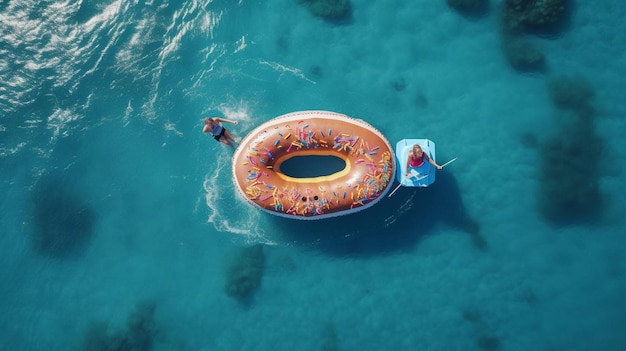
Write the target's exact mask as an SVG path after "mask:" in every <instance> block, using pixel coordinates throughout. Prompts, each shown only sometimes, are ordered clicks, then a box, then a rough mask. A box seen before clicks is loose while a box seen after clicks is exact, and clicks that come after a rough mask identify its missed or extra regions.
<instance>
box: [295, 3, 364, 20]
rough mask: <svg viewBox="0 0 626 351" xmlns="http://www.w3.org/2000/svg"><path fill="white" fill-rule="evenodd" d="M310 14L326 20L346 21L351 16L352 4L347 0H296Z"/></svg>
mask: <svg viewBox="0 0 626 351" xmlns="http://www.w3.org/2000/svg"><path fill="white" fill-rule="evenodd" d="M297 1H298V2H299V3H300V4H301V5H303V6H304V7H306V8H307V9H308V10H309V12H311V14H313V15H314V16H317V17H320V18H322V19H324V20H326V21H328V22H333V23H343V22H348V21H349V20H350V18H351V17H352V4H351V3H350V1H349V0H297Z"/></svg>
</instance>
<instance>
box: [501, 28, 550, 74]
mask: <svg viewBox="0 0 626 351" xmlns="http://www.w3.org/2000/svg"><path fill="white" fill-rule="evenodd" d="M502 51H503V52H504V55H505V57H506V59H507V61H508V62H509V64H510V65H511V66H512V67H513V68H515V69H516V70H518V71H540V70H542V69H543V68H544V65H545V58H544V55H543V53H542V52H541V51H540V50H539V49H537V47H536V46H535V45H533V44H532V43H531V42H530V41H528V40H525V39H520V38H517V37H513V36H506V37H505V39H504V40H503V43H502Z"/></svg>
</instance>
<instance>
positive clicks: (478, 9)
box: [446, 0, 489, 17]
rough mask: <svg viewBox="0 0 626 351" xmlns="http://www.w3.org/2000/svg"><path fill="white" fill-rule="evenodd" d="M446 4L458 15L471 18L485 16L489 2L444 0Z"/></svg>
mask: <svg viewBox="0 0 626 351" xmlns="http://www.w3.org/2000/svg"><path fill="white" fill-rule="evenodd" d="M446 3H447V4H448V6H449V7H450V8H452V9H454V10H455V11H457V12H458V13H460V14H462V15H468V16H472V17H475V16H477V15H485V14H487V12H488V10H489V0H446Z"/></svg>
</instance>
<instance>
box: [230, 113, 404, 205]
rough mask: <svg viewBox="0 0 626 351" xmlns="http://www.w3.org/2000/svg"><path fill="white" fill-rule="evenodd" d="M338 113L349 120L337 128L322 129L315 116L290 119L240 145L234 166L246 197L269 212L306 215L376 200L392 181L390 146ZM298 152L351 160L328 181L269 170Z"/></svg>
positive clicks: (321, 122)
mask: <svg viewBox="0 0 626 351" xmlns="http://www.w3.org/2000/svg"><path fill="white" fill-rule="evenodd" d="M339 116H343V115H339ZM343 117H345V118H348V120H349V121H350V122H352V123H348V122H345V123H344V124H339V126H340V127H339V128H336V130H333V129H332V128H326V127H323V126H324V125H328V124H326V123H323V122H324V121H323V120H322V119H320V118H315V119H311V120H307V119H300V120H292V121H286V122H284V123H278V124H274V125H273V126H270V127H269V128H267V129H264V130H262V131H261V132H260V133H258V135H257V136H256V137H253V139H252V140H251V142H249V143H246V144H247V145H244V144H243V143H242V145H241V147H245V149H242V150H241V151H240V156H239V157H238V159H239V160H234V162H239V164H237V165H235V164H234V165H233V167H236V168H237V169H238V171H236V172H235V173H236V174H239V175H240V176H238V177H236V178H237V183H238V185H239V187H240V188H241V190H243V192H244V193H245V196H246V197H247V199H248V200H250V201H252V202H253V203H255V204H257V205H259V206H261V207H262V208H264V209H266V210H269V211H272V212H276V213H282V214H286V215H294V216H305V217H311V216H320V215H325V214H330V213H336V212H340V211H348V210H352V209H355V208H358V207H362V206H364V205H365V204H368V203H370V202H372V201H374V200H376V199H378V198H379V197H380V196H381V195H382V194H383V193H385V189H386V187H388V186H389V184H390V182H392V181H393V178H392V176H393V174H394V170H393V169H392V168H393V166H394V158H393V155H392V153H391V148H390V147H389V146H388V143H387V142H386V140H385V139H384V137H383V136H382V135H379V133H378V132H377V131H376V130H374V129H373V127H371V126H370V128H371V129H373V132H374V133H372V131H371V130H370V131H367V130H366V129H364V128H365V126H360V125H356V124H355V123H354V122H355V120H353V119H351V118H349V117H347V116H343ZM270 122H271V121H270ZM333 122H335V123H334V125H337V123H336V120H333ZM268 123H269V122H268ZM360 123H362V124H364V125H366V126H369V125H367V124H366V123H364V122H360ZM342 125H345V128H344V127H341V126H342ZM359 130H361V131H365V132H366V133H362V134H363V135H368V136H369V137H363V136H362V135H360V133H359ZM373 136H375V138H374V137H373ZM374 139H376V140H374ZM303 150H320V151H323V152H324V153H325V154H328V152H329V151H331V152H332V154H333V155H336V156H339V157H341V158H344V159H345V160H346V161H347V162H350V163H351V168H350V173H349V174H347V175H346V176H344V177H340V178H338V179H336V180H335V181H332V182H328V181H320V182H312V183H297V182H286V181H285V180H283V179H282V178H280V177H278V175H277V174H276V172H277V171H278V170H274V169H273V167H274V164H275V163H276V161H277V160H278V159H279V158H281V157H284V156H287V154H289V153H298V152H300V151H303ZM236 155H237V154H236ZM242 169H245V170H246V172H245V173H243V172H242ZM241 174H245V179H241V178H243V177H242V176H241Z"/></svg>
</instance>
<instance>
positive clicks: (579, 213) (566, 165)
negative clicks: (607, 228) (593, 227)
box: [539, 130, 604, 223]
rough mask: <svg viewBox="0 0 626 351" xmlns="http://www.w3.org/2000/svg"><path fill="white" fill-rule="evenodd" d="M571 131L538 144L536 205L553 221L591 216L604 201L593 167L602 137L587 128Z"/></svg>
mask: <svg viewBox="0 0 626 351" xmlns="http://www.w3.org/2000/svg"><path fill="white" fill-rule="evenodd" d="M570 133H571V131H569V130H568V131H566V132H565V133H563V134H562V135H560V136H556V137H554V138H552V139H550V140H548V142H546V143H545V144H544V145H543V146H542V147H541V160H540V164H539V171H540V182H539V209H540V212H541V214H542V215H543V216H544V217H545V218H547V219H548V220H550V221H552V222H556V223H564V222H565V223H571V222H581V221H588V220H593V219H595V218H596V217H597V215H598V214H599V212H600V211H601V209H602V208H603V205H604V199H603V196H602V194H601V192H600V186H599V184H598V175H597V174H596V172H597V171H596V170H595V169H597V162H598V161H597V160H598V157H599V156H600V154H599V153H598V151H597V148H598V147H599V145H600V143H601V141H600V140H598V138H597V137H594V135H592V133H590V132H589V131H588V130H584V131H580V130H579V131H578V133H576V134H575V135H572V134H570ZM578 137H580V138H578ZM581 140H585V143H581ZM581 160H586V163H587V164H581ZM581 167H584V169H581Z"/></svg>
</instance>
